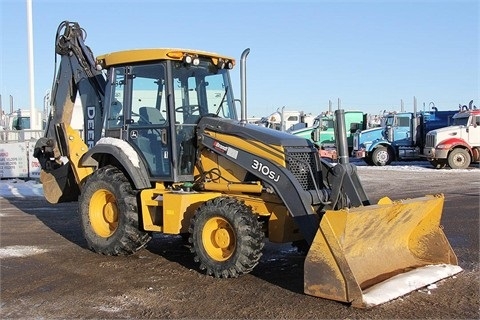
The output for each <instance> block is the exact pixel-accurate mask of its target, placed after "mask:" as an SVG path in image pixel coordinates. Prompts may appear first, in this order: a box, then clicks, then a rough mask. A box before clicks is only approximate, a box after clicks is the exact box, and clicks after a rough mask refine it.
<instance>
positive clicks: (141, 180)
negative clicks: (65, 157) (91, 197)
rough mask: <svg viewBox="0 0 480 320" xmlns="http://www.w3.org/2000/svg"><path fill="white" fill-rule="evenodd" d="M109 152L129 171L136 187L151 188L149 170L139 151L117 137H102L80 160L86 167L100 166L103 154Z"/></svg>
mask: <svg viewBox="0 0 480 320" xmlns="http://www.w3.org/2000/svg"><path fill="white" fill-rule="evenodd" d="M105 154H109V155H111V156H112V157H114V158H115V159H116V160H117V161H118V162H119V163H120V164H121V165H122V166H123V167H124V168H125V170H126V171H127V174H128V175H129V177H130V179H131V180H132V181H133V184H134V185H135V188H136V189H146V188H151V187H152V186H151V184H150V180H149V178H148V173H147V172H148V170H147V167H146V166H145V164H144V163H143V161H141V159H140V157H139V156H138V153H137V152H136V151H135V149H133V147H132V146H131V145H130V144H128V143H127V142H126V141H123V140H120V139H115V138H102V139H100V140H99V141H98V142H97V144H96V145H95V146H94V147H93V148H91V149H89V150H88V151H87V152H86V153H85V154H84V155H83V156H82V159H81V160H80V164H81V165H82V166H86V167H98V163H99V162H100V161H101V158H102V156H103V155H105Z"/></svg>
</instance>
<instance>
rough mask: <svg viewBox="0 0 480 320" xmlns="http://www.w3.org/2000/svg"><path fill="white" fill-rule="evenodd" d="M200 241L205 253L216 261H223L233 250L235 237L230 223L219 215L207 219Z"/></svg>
mask: <svg viewBox="0 0 480 320" xmlns="http://www.w3.org/2000/svg"><path fill="white" fill-rule="evenodd" d="M202 242H203V247H204V248H205V251H206V252H207V254H208V255H209V256H210V257H212V258H213V259H215V260H216V261H225V260H227V259H228V258H230V257H231V256H232V255H233V253H234V252H235V245H236V238H235V233H234V232H233V228H232V225H231V224H230V223H229V222H228V221H227V220H225V219H224V218H221V217H214V218H211V219H209V220H208V221H207V223H206V224H205V227H204V228H203V232H202Z"/></svg>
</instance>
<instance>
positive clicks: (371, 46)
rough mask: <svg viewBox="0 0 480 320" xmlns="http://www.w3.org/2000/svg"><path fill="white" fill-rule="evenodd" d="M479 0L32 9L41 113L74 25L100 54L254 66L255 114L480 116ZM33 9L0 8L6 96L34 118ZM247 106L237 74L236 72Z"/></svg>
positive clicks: (21, 2) (7, 4) (80, 4)
mask: <svg viewBox="0 0 480 320" xmlns="http://www.w3.org/2000/svg"><path fill="white" fill-rule="evenodd" d="M479 3H480V1H478V0H457V1H455V0H452V1H443V0H431V1H387V0H384V1H374V0H371V1H367V0H364V1H313V0H312V1H293V0H291V1H282V0H280V1H279V0H275V1H262V0H256V1H225V0H224V1H202V0H197V1H155V0H150V1H148V0H140V1H133V0H131V1H127V0H123V1H122V0H120V1H119V0H116V1H113V0H112V1H106V0H95V1H93V0H87V1H67V0H64V1H58V0H56V1H55V0H33V28H34V34H33V36H34V63H35V70H34V72H35V97H36V99H35V100H36V101H35V103H36V106H37V107H38V108H41V107H42V106H43V96H44V95H45V93H46V91H47V90H49V89H50V88H51V84H52V79H53V72H54V70H53V69H54V40H55V33H56V30H57V27H58V25H59V23H60V22H61V21H63V20H69V21H77V22H79V23H80V26H82V27H83V28H84V29H85V30H86V32H87V35H88V36H87V39H86V43H87V45H89V46H90V47H91V49H92V51H93V52H94V54H95V55H100V54H103V53H107V52H110V51H116V50H123V49H133V48H151V47H181V48H194V49H202V50H206V51H214V52H218V53H222V54H225V55H229V56H233V57H235V58H237V61H239V59H240V55H241V53H242V51H243V50H244V49H245V48H247V47H248V48H250V49H251V51H250V55H249V56H248V60H247V78H248V81H247V89H248V93H247V97H248V99H247V100H248V115H249V116H266V115H268V114H270V113H272V112H274V111H275V110H277V108H281V107H283V106H285V109H286V110H303V111H305V112H311V113H313V114H319V113H320V112H321V111H325V110H327V109H328V101H329V100H332V102H333V103H334V106H335V107H336V104H337V99H338V98H340V99H341V101H342V107H343V108H344V109H347V110H348V109H360V110H363V111H365V112H369V113H378V112H379V111H380V110H383V109H387V110H393V109H395V110H400V101H401V100H402V99H403V101H404V104H405V108H406V109H407V110H412V109H413V97H414V96H416V97H417V101H418V105H419V107H422V106H423V103H425V104H426V105H427V107H428V105H429V103H430V102H434V103H435V105H436V106H437V107H438V108H439V109H440V110H447V109H452V108H456V107H457V106H458V104H459V103H461V104H467V103H468V102H469V101H470V100H471V99H474V100H475V104H476V105H477V106H480V100H479V98H480V95H479V69H480V58H479V54H480V52H479V41H480V40H479V38H480V26H479V16H480V5H479ZM26 7H27V5H26V1H25V0H0V21H1V22H0V42H1V44H0V47H1V49H0V60H1V69H0V94H1V95H2V100H3V101H2V102H3V108H4V109H5V110H9V95H12V96H13V97H14V102H15V107H16V108H18V107H20V108H29V106H30V101H29V81H28V79H29V78H28V77H29V74H28V51H27V45H28V43H27V10H26ZM232 78H233V80H234V85H235V94H236V96H237V97H238V98H239V97H240V85H239V68H238V65H237V68H236V70H234V71H233V74H232Z"/></svg>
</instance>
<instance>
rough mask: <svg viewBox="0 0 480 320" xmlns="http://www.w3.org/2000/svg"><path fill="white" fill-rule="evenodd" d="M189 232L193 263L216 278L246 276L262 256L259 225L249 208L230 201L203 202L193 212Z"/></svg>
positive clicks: (224, 198) (262, 235) (219, 199)
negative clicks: (198, 263) (198, 264)
mask: <svg viewBox="0 0 480 320" xmlns="http://www.w3.org/2000/svg"><path fill="white" fill-rule="evenodd" d="M189 232H190V234H191V237H190V242H191V243H192V249H191V250H192V252H193V253H194V254H195V262H200V269H201V270H206V273H207V274H208V275H213V276H214V277H216V278H236V277H238V276H239V275H242V274H245V273H248V272H250V271H252V270H253V268H254V267H255V266H256V265H257V264H258V261H259V260H260V257H261V256H262V249H263V246H264V243H263V238H264V233H263V230H262V224H261V223H260V222H259V221H258V219H257V217H256V216H255V215H254V214H253V212H252V209H251V208H250V207H249V206H246V205H245V204H243V203H242V202H240V201H238V200H236V199H233V198H228V197H218V198H215V199H212V200H209V201H207V202H205V203H204V204H203V205H202V206H200V207H199V208H198V209H197V211H196V212H195V215H194V217H193V218H192V221H191V226H190V229H189Z"/></svg>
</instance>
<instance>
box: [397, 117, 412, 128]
mask: <svg viewBox="0 0 480 320" xmlns="http://www.w3.org/2000/svg"><path fill="white" fill-rule="evenodd" d="M397 119H398V126H399V127H410V118H407V117H398V118H397Z"/></svg>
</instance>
